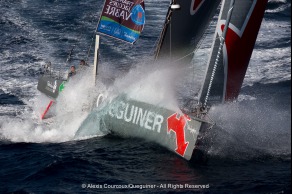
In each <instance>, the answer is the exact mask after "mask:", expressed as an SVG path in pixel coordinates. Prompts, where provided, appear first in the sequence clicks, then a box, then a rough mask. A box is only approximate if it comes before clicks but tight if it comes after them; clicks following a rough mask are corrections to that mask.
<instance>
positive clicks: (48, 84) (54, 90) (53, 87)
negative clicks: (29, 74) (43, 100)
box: [46, 80, 57, 93]
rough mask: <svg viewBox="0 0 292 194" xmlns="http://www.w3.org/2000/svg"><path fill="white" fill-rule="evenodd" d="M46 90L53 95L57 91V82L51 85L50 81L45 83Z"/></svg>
mask: <svg viewBox="0 0 292 194" xmlns="http://www.w3.org/2000/svg"><path fill="white" fill-rule="evenodd" d="M46 89H47V90H49V91H50V92H52V93H55V92H56V89H57V80H55V82H54V83H51V82H50V81H47V86H46Z"/></svg>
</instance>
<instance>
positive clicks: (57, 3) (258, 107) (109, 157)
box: [0, 0, 291, 193]
mask: <svg viewBox="0 0 292 194" xmlns="http://www.w3.org/2000/svg"><path fill="white" fill-rule="evenodd" d="M145 3H146V16H147V23H146V25H145V29H144V31H143V34H142V36H141V38H140V39H139V41H138V42H137V44H135V45H134V46H131V45H125V44H124V43H121V42H118V41H116V40H112V39H110V38H107V37H102V39H101V48H100V64H99V65H100V66H99V68H100V69H99V72H100V75H101V76H102V80H105V81H106V82H107V83H108V84H110V85H111V87H110V88H111V90H110V91H107V92H109V94H110V95H112V94H114V93H117V92H120V91H125V90H130V91H131V90H132V91H131V92H132V93H135V92H136V93H137V94H139V95H140V96H147V95H149V94H151V93H153V91H154V89H155V88H154V89H153V88H152V87H151V86H152V85H155V84H157V80H156V79H150V80H152V81H149V77H150V78H151V75H154V76H156V78H158V81H159V78H160V77H162V76H163V75H161V74H160V73H161V72H160V71H159V70H158V69H156V68H155V67H154V66H153V64H152V63H151V58H152V55H153V52H154V49H155V44H156V42H157V38H158V36H159V33H160V30H161V27H162V24H163V21H164V17H165V14H166V7H167V6H168V3H169V1H168V0H162V1H159V3H157V1H156V0H147V1H146V2H145ZM102 5H103V1H102V0H83V1H77V0H71V1H69V0H43V1H37V0H0V42H1V44H0V167H1V168H0V193H99V192H104V193H120V192H130V193H172V192H182V193H195V192H198V193H290V191H291V37H290V36H291V19H290V17H291V1H290V0H270V1H269V3H268V6H267V10H266V13H265V17H264V20H263V23H262V26H261V29H260V32H259V35H258V40H257V42H256V46H255V49H254V52H253V55H252V58H251V61H250V66H249V69H248V72H247V74H246V78H245V81H244V84H243V88H242V92H241V95H240V97H239V100H238V101H237V102H234V103H230V104H224V105H220V106H216V107H213V108H212V110H211V111H210V115H211V117H212V118H213V120H214V121H215V122H216V126H215V127H214V128H213V129H212V133H210V137H209V138H210V140H211V141H210V144H211V146H210V149H209V150H207V151H208V154H207V158H208V160H207V161H206V162H204V163H189V162H187V161H185V160H183V159H181V158H179V157H178V156H177V155H175V154H174V153H172V152H170V151H168V150H166V149H165V148H163V147H160V146H158V145H157V144H155V143H152V142H148V141H143V140H141V139H135V138H121V137H117V136H114V135H111V134H108V132H107V131H101V133H100V136H99V137H94V138H88V139H84V140H80V141H75V140H73V138H74V134H75V132H76V131H77V130H78V128H79V126H80V125H81V123H82V121H83V120H84V119H85V118H86V116H87V113H86V111H84V106H83V104H86V103H88V102H91V101H92V99H93V98H94V97H95V94H96V93H98V92H100V91H102V92H105V91H106V89H105V88H106V87H105V86H104V85H103V84H98V86H97V87H94V88H93V87H92V86H91V85H90V84H89V83H90V77H89V76H87V75H86V76H82V75H80V76H79V78H78V79H77V80H76V82H75V83H71V84H70V83H69V84H68V85H67V87H68V90H67V91H66V90H65V91H64V94H62V95H61V96H60V98H59V99H58V104H57V105H56V107H55V108H54V110H53V111H55V113H56V114H57V115H58V118H57V119H55V120H50V121H49V122H43V121H40V119H39V114H40V112H41V110H43V106H45V104H46V103H47V102H48V99H46V98H45V97H44V96H42V95H41V94H40V93H39V92H38V91H37V89H36V85H37V79H38V77H39V76H40V75H41V69H42V66H43V65H44V64H45V63H46V62H48V61H51V62H52V64H53V66H54V69H55V70H56V71H57V73H59V72H60V74H61V75H62V76H63V75H65V74H66V71H67V70H68V68H69V66H70V65H72V64H75V65H77V64H78V63H79V60H80V59H84V58H86V55H87V50H88V48H89V45H90V43H91V41H92V37H93V35H94V31H95V28H96V25H97V21H98V18H99V16H100V12H101V8H102ZM214 21H215V20H214ZM214 26H215V23H214V22H213V23H212V25H211V26H210V30H208V32H207V33H208V36H207V37H206V39H205V40H204V42H203V44H202V46H201V47H200V49H199V50H198V51H197V53H196V55H195V57H194V60H193V65H192V66H191V67H188V68H186V69H183V70H182V72H181V73H185V74H183V75H184V76H183V77H184V78H186V79H182V81H181V82H180V83H179V84H177V86H176V88H175V91H176V93H177V99H176V100H177V106H179V107H181V108H187V106H188V102H189V100H190V99H193V96H194V95H195V94H196V93H197V91H198V88H199V87H200V84H199V83H201V80H202V73H201V72H203V71H204V67H205V65H206V60H207V59H208V54H207V53H208V52H209V51H210V46H211V41H212V37H213V36H212V30H213V29H214ZM72 48H73V55H72V57H71V60H70V62H69V63H68V64H65V61H66V58H67V56H68V53H69V51H70V50H71V49H72ZM92 61H93V53H91V55H90V58H89V62H90V63H92ZM149 61H150V62H149ZM129 72H130V73H129ZM87 73H89V72H84V74H87ZM80 80H81V81H82V82H81V81H80ZM79 81H80V82H79ZM84 81H85V82H86V83H88V85H86V86H84V84H82V83H84ZM136 82H137V83H143V84H144V82H147V83H148V82H150V83H148V84H146V86H147V87H146V86H145V84H144V85H143V88H141V90H135V89H133V88H135V87H131V86H132V85H135V83H136ZM159 83H161V82H159ZM194 83H196V84H194ZM162 86H166V87H168V85H164V83H162ZM70 87H72V88H74V90H73V89H71V90H70ZM150 96H151V95H150ZM148 100H150V101H151V100H153V101H154V100H155V95H153V97H152V98H151V97H150V99H148ZM166 100H170V101H172V100H173V99H172V97H167V99H166ZM186 184H188V185H199V186H202V187H203V186H205V187H206V188H188V186H187V185H186ZM84 185H85V186H84ZM119 185H122V186H126V185H128V186H130V187H131V188H108V187H114V186H119ZM147 185H148V186H149V185H150V186H152V187H156V188H155V189H153V188H146V189H143V188H139V187H145V186H147ZM134 186H136V187H138V188H133V187H134ZM84 187H85V188H84ZM94 187H96V188H94ZM97 187H102V188H97ZM181 187H182V188H181Z"/></svg>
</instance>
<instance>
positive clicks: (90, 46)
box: [85, 0, 106, 64]
mask: <svg viewBox="0 0 292 194" xmlns="http://www.w3.org/2000/svg"><path fill="white" fill-rule="evenodd" d="M105 4H106V0H104V2H103V6H102V7H104V6H105ZM102 13H103V9H102V10H101V12H100V15H99V19H98V22H97V25H96V28H95V31H94V33H93V36H92V38H91V42H90V45H89V48H88V51H87V55H86V58H85V64H86V63H87V61H88V58H89V55H90V51H91V48H92V43H93V41H94V37H95V35H96V33H97V29H98V25H99V22H100V20H101V17H102ZM92 22H93V19H92V20H91V23H92Z"/></svg>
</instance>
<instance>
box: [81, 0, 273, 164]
mask: <svg viewBox="0 0 292 194" xmlns="http://www.w3.org/2000/svg"><path fill="white" fill-rule="evenodd" d="M266 4H267V0H249V1H247V0H222V1H220V0H171V1H170V5H169V7H168V11H167V15H166V19H165V22H164V25H163V29H162V32H161V34H160V38H159V41H158V44H157V49H156V53H155V60H156V61H158V62H159V61H165V60H166V61H169V63H170V64H175V65H183V64H187V63H190V62H191V60H192V57H193V56H192V55H193V51H194V50H195V49H196V47H197V46H198V45H199V43H200V41H201V39H202V37H203V35H204V33H205V31H206V29H207V28H208V26H209V25H210V22H211V20H212V18H213V17H214V15H215V14H216V11H217V9H218V7H219V6H221V8H220V14H219V17H218V22H217V27H216V30H215V32H214V39H213V44H212V49H211V53H210V58H209V60H208V64H207V71H206V74H205V78H204V83H203V85H202V88H201V90H200V93H199V97H198V102H197V106H196V108H195V110H194V111H193V113H191V114H188V115H187V114H184V113H183V111H177V110H171V109H167V108H165V107H160V106H157V105H153V104H150V103H146V102H142V101H139V100H137V99H132V98H130V97H129V96H128V95H127V94H125V93H124V94H120V95H119V96H117V97H115V98H114V99H109V100H108V99H104V100H100V99H101V98H100V97H101V96H99V97H98V102H97V107H96V108H95V109H94V110H93V111H92V112H91V113H90V114H89V115H88V117H87V118H86V119H85V120H84V122H83V123H82V125H81V126H80V128H79V130H78V131H77V132H76V134H75V138H76V139H82V138H84V137H89V136H97V135H98V131H97V130H96V129H97V128H99V129H100V128H107V129H109V130H110V131H111V132H112V133H114V134H117V135H121V136H127V137H137V138H142V139H146V140H150V141H154V142H156V143H157V144H159V145H161V146H163V147H165V148H167V149H169V150H170V151H172V152H174V153H176V154H177V155H178V156H180V157H182V158H184V159H186V160H193V159H195V158H196V157H197V156H198V155H199V154H201V152H202V151H204V150H202V149H201V148H202V147H201V146H202V145H203V144H202V142H203V140H204V134H205V133H206V132H209V131H210V130H211V128H212V126H213V125H214V122H213V121H212V119H210V117H209V116H208V110H209V108H210V107H211V106H214V105H216V104H219V103H224V102H227V101H233V100H236V98H237V97H238V95H239V91H240V88H241V86H242V83H243V79H244V76H245V73H246V70H247V67H248V64H249V60H250V57H251V54H252V50H253V47H254V44H255V41H256V38H257V34H258V31H259V28H260V25H261V22H262V19H263V16H264V11H265V7H266ZM144 24H145V11H144V1H143V0H126V1H112V0H105V4H104V7H103V11H102V14H101V18H100V21H99V25H98V28H97V30H98V32H99V33H101V34H105V35H107V36H111V37H114V38H116V39H121V40H122V41H126V42H130V43H131V44H133V43H134V42H135V41H136V40H137V39H138V38H139V35H140V33H141V31H142V30H143V26H144ZM97 39H98V38H97ZM97 42H99V41H97ZM97 50H98V46H97V45H96V51H95V61H96V59H97ZM92 122H93V123H94V126H99V127H94V126H93V125H92Z"/></svg>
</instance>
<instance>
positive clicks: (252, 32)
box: [199, 0, 268, 105]
mask: <svg viewBox="0 0 292 194" xmlns="http://www.w3.org/2000/svg"><path fill="white" fill-rule="evenodd" d="M231 1H232V0H223V3H222V7H221V12H220V15H219V19H218V24H217V28H216V33H215V38H214V42H213V46H212V52H211V56H210V59H209V62H208V68H207V73H206V76H205V81H204V84H203V87H202V90H201V92H200V96H199V100H200V102H201V103H204V105H207V102H208V105H212V104H217V103H222V102H225V101H230V100H234V99H236V98H237V97H238V95H239V92H240V88H241V86H242V83H243V79H244V76H245V73H246V70H247V67H248V64H249V60H250V57H251V54H252V51H253V48H254V44H255V41H256V38H257V34H258V31H259V28H260V25H261V22H262V19H263V16H264V12H265V7H266V4H267V1H268V0H248V1H247V0H236V1H235V4H234V7H233V14H232V17H231V20H230V23H229V27H228V30H227V34H226V38H225V44H224V47H223V52H220V51H219V47H220V41H221V40H222V39H221V35H222V31H223V29H224V26H225V21H226V19H227V13H228V11H229V5H230V3H231ZM218 51H219V53H220V56H219V59H218V60H217V61H216V58H217V54H218ZM215 64H217V65H218V66H217V69H216V71H215V72H216V73H215V74H213V75H212V73H213V72H214V66H215ZM210 86H211V87H210Z"/></svg>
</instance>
